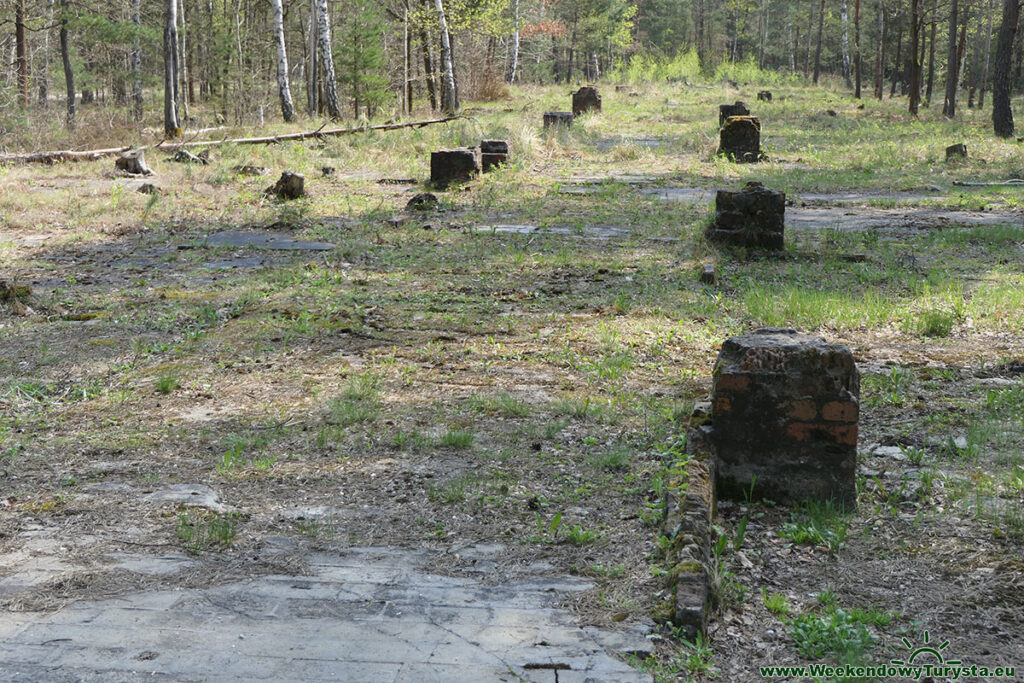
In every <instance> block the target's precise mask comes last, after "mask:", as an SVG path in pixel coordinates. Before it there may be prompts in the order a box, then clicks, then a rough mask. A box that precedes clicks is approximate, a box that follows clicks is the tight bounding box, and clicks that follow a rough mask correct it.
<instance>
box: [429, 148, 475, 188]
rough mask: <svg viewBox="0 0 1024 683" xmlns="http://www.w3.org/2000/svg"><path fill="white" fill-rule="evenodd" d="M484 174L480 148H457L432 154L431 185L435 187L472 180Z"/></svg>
mask: <svg viewBox="0 0 1024 683" xmlns="http://www.w3.org/2000/svg"><path fill="white" fill-rule="evenodd" d="M482 172H483V159H482V157H481V154H480V148H479V147H456V148H455V149H442V150H438V151H436V152H431V153H430V183H431V184H432V185H434V186H435V187H447V186H448V184H449V183H453V182H464V181H467V180H472V179H474V178H476V177H477V176H479V175H480V174H481V173H482Z"/></svg>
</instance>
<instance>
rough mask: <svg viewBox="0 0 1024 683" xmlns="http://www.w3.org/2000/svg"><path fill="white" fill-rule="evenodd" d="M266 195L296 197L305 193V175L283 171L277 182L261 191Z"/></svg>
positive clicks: (282, 197)
mask: <svg viewBox="0 0 1024 683" xmlns="http://www.w3.org/2000/svg"><path fill="white" fill-rule="evenodd" d="M263 193H264V194H266V195H274V196H276V197H277V198H278V199H284V200H288V199H298V198H299V197H302V196H305V194H306V177H305V176H303V175H302V174H301V173H292V172H291V171H284V172H283V173H281V177H280V178H278V180H277V182H276V183H274V184H273V185H271V186H270V187H268V188H267V189H266V190H264V191H263Z"/></svg>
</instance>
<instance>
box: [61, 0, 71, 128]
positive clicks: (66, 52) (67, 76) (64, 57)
mask: <svg viewBox="0 0 1024 683" xmlns="http://www.w3.org/2000/svg"><path fill="white" fill-rule="evenodd" d="M69 11H70V10H69V9H68V0H62V3H61V13H60V59H61V62H62V63H63V65H64V85H65V86H66V89H67V93H68V95H67V98H68V99H67V118H66V119H65V120H66V122H67V125H68V128H70V129H71V130H74V129H75V72H74V71H73V70H72V69H71V50H70V48H69V47H68V12H69Z"/></svg>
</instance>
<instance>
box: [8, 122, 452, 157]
mask: <svg viewBox="0 0 1024 683" xmlns="http://www.w3.org/2000/svg"><path fill="white" fill-rule="evenodd" d="M459 118H462V117H460V116H446V117H444V118H441V119H427V120H424V121H410V122H408V123H387V124H382V125H379V126H360V127H359V128H331V129H327V130H324V129H322V128H321V129H319V130H310V131H303V132H301V133H286V134H284V135H272V136H267V137H258V138H231V139H222V140H201V141H191V142H177V143H168V142H167V141H166V140H161V141H160V142H158V143H156V144H155V145H146V146H145V147H132V146H130V145H128V146H125V147H108V148H106V149H90V150H82V151H77V150H56V151H51V152H27V153H24V154H2V155H0V164H56V163H60V162H64V161H95V160H97V159H102V158H104V157H111V156H118V155H120V154H124V153H125V152H128V151H138V150H146V149H155V150H160V151H165V152H174V151H176V150H179V149H187V148H190V147H217V146H219V145H272V144H275V143H278V142H288V141H292V140H309V139H320V138H325V137H332V136H338V135H355V134H357V133H366V132H369V131H371V130H397V129H399V128H423V127H424V126H430V125H433V124H435V123H448V122H449V121H455V120H456V119H459Z"/></svg>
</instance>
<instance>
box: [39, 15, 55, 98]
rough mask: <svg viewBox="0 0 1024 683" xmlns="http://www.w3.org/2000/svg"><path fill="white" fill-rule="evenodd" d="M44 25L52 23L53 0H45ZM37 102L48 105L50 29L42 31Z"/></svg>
mask: <svg viewBox="0 0 1024 683" xmlns="http://www.w3.org/2000/svg"><path fill="white" fill-rule="evenodd" d="M46 25H47V26H52V25H53V0H46ZM39 104H40V105H41V106H42V107H43V109H46V108H47V107H49V106H50V31H49V30H48V29H47V30H45V31H43V64H42V67H41V68H40V73H39Z"/></svg>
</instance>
